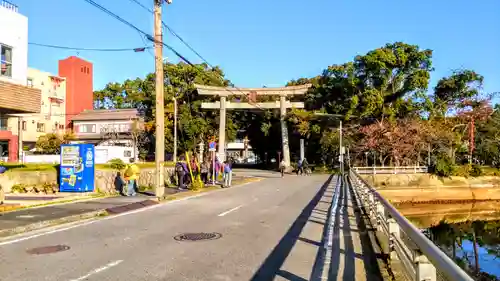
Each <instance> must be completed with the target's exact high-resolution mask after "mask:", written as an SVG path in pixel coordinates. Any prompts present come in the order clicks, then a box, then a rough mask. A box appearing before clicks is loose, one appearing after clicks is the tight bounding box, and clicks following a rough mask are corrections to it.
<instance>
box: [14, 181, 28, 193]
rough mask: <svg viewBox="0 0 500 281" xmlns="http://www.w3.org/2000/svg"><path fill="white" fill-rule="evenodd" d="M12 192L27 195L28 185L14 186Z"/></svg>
mask: <svg viewBox="0 0 500 281" xmlns="http://www.w3.org/2000/svg"><path fill="white" fill-rule="evenodd" d="M11 192H16V193H26V192H27V191H26V185H24V184H20V183H18V184H14V185H13V186H12V189H11Z"/></svg>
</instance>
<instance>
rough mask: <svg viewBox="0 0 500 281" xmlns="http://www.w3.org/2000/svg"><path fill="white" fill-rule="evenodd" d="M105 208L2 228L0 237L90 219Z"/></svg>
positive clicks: (104, 211) (97, 215) (99, 214)
mask: <svg viewBox="0 0 500 281" xmlns="http://www.w3.org/2000/svg"><path fill="white" fill-rule="evenodd" d="M106 215H107V213H106V210H98V211H93V212H88V213H84V214H80V215H74V216H67V217H63V218H59V219H54V220H47V221H41V222H36V223H32V224H28V225H24V226H19V227H15V228H11V229H4V230H0V238H7V237H9V236H13V235H16V234H20V233H24V232H30V231H35V230H40V229H42V228H46V227H50V226H55V225H60V224H65V223H71V222H75V221H82V220H86V219H91V218H95V217H100V216H106Z"/></svg>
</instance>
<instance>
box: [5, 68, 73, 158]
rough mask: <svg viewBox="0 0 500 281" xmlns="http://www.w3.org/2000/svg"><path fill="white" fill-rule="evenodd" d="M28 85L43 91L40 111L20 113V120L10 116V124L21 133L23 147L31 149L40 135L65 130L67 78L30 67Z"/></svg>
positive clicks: (17, 132) (15, 130) (14, 130)
mask: <svg viewBox="0 0 500 281" xmlns="http://www.w3.org/2000/svg"><path fill="white" fill-rule="evenodd" d="M27 86H28V87H31V88H35V89H39V90H40V91H41V102H40V113H37V114H21V115H18V116H20V117H21V119H20V120H19V119H18V118H16V117H12V118H9V124H8V126H9V127H10V128H11V130H12V131H13V132H16V134H17V135H19V134H20V135H21V139H22V142H23V147H24V148H25V149H26V147H29V148H30V149H31V148H33V147H34V146H35V143H36V141H37V139H38V137H39V136H41V135H45V134H48V133H64V132H65V126H64V124H65V120H66V114H65V113H66V107H65V104H64V102H65V97H66V80H65V78H62V77H59V76H55V75H52V74H51V73H48V72H43V71H40V70H37V69H33V68H28V79H27ZM19 123H21V128H22V131H21V132H19V127H18V124H19Z"/></svg>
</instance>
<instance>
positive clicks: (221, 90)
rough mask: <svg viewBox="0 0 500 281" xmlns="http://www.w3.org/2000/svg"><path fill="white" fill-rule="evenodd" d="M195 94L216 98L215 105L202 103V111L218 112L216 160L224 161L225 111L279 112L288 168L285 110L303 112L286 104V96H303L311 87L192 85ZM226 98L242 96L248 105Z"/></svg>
mask: <svg viewBox="0 0 500 281" xmlns="http://www.w3.org/2000/svg"><path fill="white" fill-rule="evenodd" d="M195 87H196V89H197V91H198V94H200V95H207V96H219V98H220V101H218V102H204V103H202V105H201V108H202V109H219V110H220V122H219V126H220V127H219V149H218V150H219V153H218V154H219V157H220V159H221V160H222V161H223V160H225V159H226V157H225V146H226V143H225V142H226V110H228V109H229V110H265V109H278V108H279V109H280V119H281V137H282V146H283V160H284V161H285V165H286V167H287V168H289V167H290V148H289V145H288V128H287V126H286V121H285V117H286V109H287V108H304V103H303V102H290V101H287V99H286V97H287V96H293V95H304V94H305V93H306V92H307V90H308V89H309V88H310V87H311V84H306V85H300V86H291V87H281V88H231V87H214V86H204V85H195ZM229 96H245V97H247V98H248V100H249V102H229V101H227V100H226V98H227V97H229ZM257 96H279V97H280V101H279V102H256V99H257Z"/></svg>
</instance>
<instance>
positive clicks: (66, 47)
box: [28, 42, 152, 52]
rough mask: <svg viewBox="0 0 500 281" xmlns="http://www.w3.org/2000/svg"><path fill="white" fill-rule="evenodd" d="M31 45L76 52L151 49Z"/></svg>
mask: <svg viewBox="0 0 500 281" xmlns="http://www.w3.org/2000/svg"><path fill="white" fill-rule="evenodd" d="M28 44H29V45H33V46H38V47H46V48H53V49H63V50H74V51H95V52H127V51H133V52H143V51H144V50H146V49H151V48H152V47H151V46H144V47H138V48H121V49H105V48H79V47H69V46H60V45H49V44H42V43H35V42H28Z"/></svg>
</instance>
